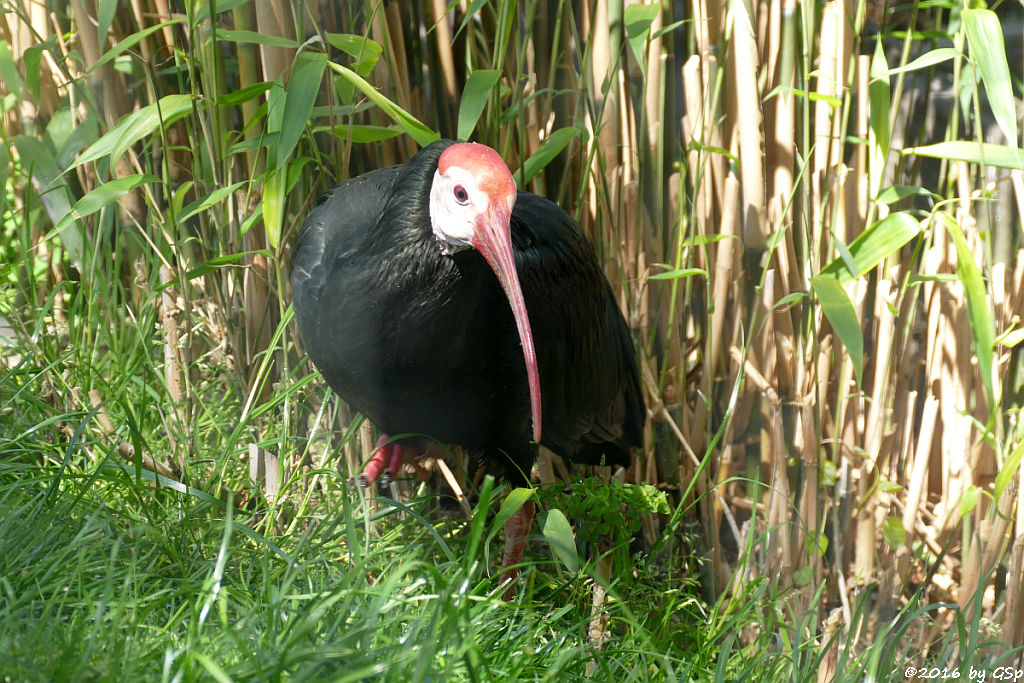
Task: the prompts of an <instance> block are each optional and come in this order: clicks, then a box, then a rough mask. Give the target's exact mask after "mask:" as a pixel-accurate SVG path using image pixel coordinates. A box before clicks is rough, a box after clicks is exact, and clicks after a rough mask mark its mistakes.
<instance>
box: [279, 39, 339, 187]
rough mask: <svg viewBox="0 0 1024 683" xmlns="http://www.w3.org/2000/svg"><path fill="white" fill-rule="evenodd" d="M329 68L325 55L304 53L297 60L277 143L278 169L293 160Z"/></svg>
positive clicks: (285, 102) (321, 53) (289, 82)
mask: <svg viewBox="0 0 1024 683" xmlns="http://www.w3.org/2000/svg"><path fill="white" fill-rule="evenodd" d="M326 68H327V55H325V54H324V53H323V52H312V51H310V50H304V51H302V52H300V53H299V56H298V57H296V58H295V66H294V68H293V69H292V75H291V78H289V79H288V91H287V93H286V94H285V99H284V112H283V114H284V119H283V120H282V121H281V135H280V137H278V139H277V167H278V169H280V168H281V167H282V166H284V164H285V162H287V161H288V158H289V157H291V155H292V152H293V151H294V150H295V146H296V145H297V144H298V143H299V137H300V136H301V135H302V131H304V130H305V129H306V123H308V122H309V115H310V114H311V113H312V112H313V105H314V104H315V103H316V96H317V93H319V92H320V83H321V81H322V80H323V77H324V69H326Z"/></svg>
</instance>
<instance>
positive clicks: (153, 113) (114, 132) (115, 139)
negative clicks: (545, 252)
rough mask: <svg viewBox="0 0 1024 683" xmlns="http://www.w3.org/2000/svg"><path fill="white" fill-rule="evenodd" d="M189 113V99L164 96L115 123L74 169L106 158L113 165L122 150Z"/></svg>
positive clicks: (87, 151) (78, 161)
mask: <svg viewBox="0 0 1024 683" xmlns="http://www.w3.org/2000/svg"><path fill="white" fill-rule="evenodd" d="M191 111H192V96H191V95H165V96H164V97H162V98H160V99H159V100H157V101H156V102H153V103H152V104H147V105H146V106H145V107H143V108H142V109H139V110H138V111H136V112H133V113H131V114H129V115H127V116H125V117H123V118H122V119H121V120H120V121H118V122H117V125H115V126H114V127H113V128H111V129H110V130H109V131H107V132H106V133H105V134H104V135H103V137H101V138H100V139H99V140H97V141H96V142H94V143H93V144H92V145H90V146H89V149H87V150H85V151H84V152H83V153H82V155H81V156H80V157H78V159H76V160H75V164H74V165H75V166H81V165H82V164H86V163H89V162H90V161H95V160H97V159H100V158H102V157H105V156H107V155H109V156H110V163H111V165H113V164H114V163H115V162H116V161H117V160H118V159H119V158H120V157H121V155H122V154H124V152H125V150H127V149H128V148H129V147H131V146H132V145H134V144H135V143H136V142H138V141H139V140H141V139H142V138H144V137H146V136H147V135H150V134H151V133H153V131H155V130H157V128H159V127H160V125H161V124H163V125H165V126H168V125H170V124H171V123H173V122H175V121H177V120H178V119H180V118H181V117H182V116H185V115H186V114H188V113H190V112H191Z"/></svg>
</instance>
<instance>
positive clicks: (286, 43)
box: [217, 28, 300, 50]
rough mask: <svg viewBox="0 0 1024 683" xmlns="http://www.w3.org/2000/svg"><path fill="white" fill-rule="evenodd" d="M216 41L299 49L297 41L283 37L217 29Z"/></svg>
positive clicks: (240, 30) (239, 30) (241, 30)
mask: <svg viewBox="0 0 1024 683" xmlns="http://www.w3.org/2000/svg"><path fill="white" fill-rule="evenodd" d="M217 40H223V41H225V42H228V43H249V44H256V45H266V46H267V47H287V48H291V49H293V50H294V49H295V48H297V47H299V44H300V43H299V42H298V41H297V40H292V39H291V38H285V37H284V36H272V35H270V34H267V33H258V32H256V31H246V30H243V29H227V28H219V29H217Z"/></svg>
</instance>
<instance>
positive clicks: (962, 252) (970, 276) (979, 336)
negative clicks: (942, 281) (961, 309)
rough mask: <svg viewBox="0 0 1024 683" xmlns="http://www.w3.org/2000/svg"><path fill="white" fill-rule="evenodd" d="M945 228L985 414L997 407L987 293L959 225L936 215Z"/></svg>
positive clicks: (993, 334)
mask: <svg viewBox="0 0 1024 683" xmlns="http://www.w3.org/2000/svg"><path fill="white" fill-rule="evenodd" d="M938 215H939V216H940V217H941V218H942V222H943V223H945V225H946V230H947V231H948V232H949V236H950V237H952V238H953V243H954V244H955V245H956V274H957V277H958V278H960V282H961V284H963V287H964V295H965V296H966V297H967V318H968V321H969V323H970V327H971V337H972V338H973V339H974V352H975V354H977V357H978V372H979V373H980V374H981V382H982V384H984V385H985V393H986V394H987V395H988V407H989V411H990V412H993V411H995V409H996V407H997V406H998V405H999V395H998V394H997V390H998V386H999V385H998V382H996V381H995V379H994V375H993V370H994V366H995V358H994V355H995V354H994V351H993V346H994V340H995V336H996V333H995V325H994V324H993V322H992V311H991V309H990V308H989V300H988V293H987V291H986V290H985V278H984V277H982V275H981V269H979V268H978V264H977V263H976V262H975V261H974V254H972V253H971V248H970V247H968V246H967V240H966V239H965V238H964V233H963V231H961V230H960V225H959V224H958V223H957V222H956V221H955V220H953V218H952V217H951V216H950V215H949V214H946V213H940V214H938Z"/></svg>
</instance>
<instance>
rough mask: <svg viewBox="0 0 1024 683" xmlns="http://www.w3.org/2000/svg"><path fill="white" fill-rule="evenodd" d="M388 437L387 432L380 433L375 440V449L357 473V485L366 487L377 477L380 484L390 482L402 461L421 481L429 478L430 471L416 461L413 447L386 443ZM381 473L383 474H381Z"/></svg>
mask: <svg viewBox="0 0 1024 683" xmlns="http://www.w3.org/2000/svg"><path fill="white" fill-rule="evenodd" d="M389 438H390V437H389V436H388V435H387V434H382V435H381V437H380V439H378V440H377V446H376V449H377V450H376V452H375V453H374V454H373V456H372V457H371V458H370V459H369V460H367V461H366V466H365V467H363V473H362V474H360V475H359V485H360V486H362V487H363V488H366V487H368V486H369V485H370V484H372V483H373V482H375V481H377V479H378V477H379V478H380V480H381V483H382V484H390V483H391V482H392V481H394V480H395V477H397V476H398V471H399V470H400V469H402V463H407V464H409V465H411V466H412V467H413V469H415V470H416V473H417V474H418V475H419V477H420V479H422V480H423V481H426V480H427V479H429V478H430V473H429V472H427V470H426V469H425V468H424V467H423V466H422V465H420V464H419V463H418V462H416V453H415V451H414V449H413V448H411V447H409V446H407V445H403V444H400V443H388V439H389ZM382 473H383V476H381V475H382Z"/></svg>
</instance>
